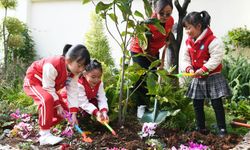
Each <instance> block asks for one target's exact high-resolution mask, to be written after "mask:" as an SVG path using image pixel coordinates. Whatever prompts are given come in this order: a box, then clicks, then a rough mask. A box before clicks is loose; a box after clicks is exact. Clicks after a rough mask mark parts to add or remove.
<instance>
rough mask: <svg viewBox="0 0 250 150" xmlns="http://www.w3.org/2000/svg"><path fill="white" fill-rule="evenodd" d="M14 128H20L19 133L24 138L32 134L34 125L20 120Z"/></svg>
mask: <svg viewBox="0 0 250 150" xmlns="http://www.w3.org/2000/svg"><path fill="white" fill-rule="evenodd" d="M14 128H16V129H18V135H20V136H21V137H23V138H24V139H26V138H28V137H29V135H30V134H31V131H32V130H33V127H32V125H30V124H29V123H24V122H20V123H19V124H17V125H15V126H14Z"/></svg>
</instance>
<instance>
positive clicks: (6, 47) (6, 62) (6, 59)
mask: <svg viewBox="0 0 250 150" xmlns="http://www.w3.org/2000/svg"><path fill="white" fill-rule="evenodd" d="M6 18H7V8H5V14H4V21H3V47H4V71H6V70H7V67H8V66H7V64H8V43H7V32H6V26H5V22H6Z"/></svg>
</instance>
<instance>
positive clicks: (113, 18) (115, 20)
mask: <svg viewBox="0 0 250 150" xmlns="http://www.w3.org/2000/svg"><path fill="white" fill-rule="evenodd" d="M108 15H109V17H110V18H111V19H112V20H113V21H114V22H115V23H116V24H117V23H118V21H117V16H116V15H115V14H114V13H112V14H108Z"/></svg>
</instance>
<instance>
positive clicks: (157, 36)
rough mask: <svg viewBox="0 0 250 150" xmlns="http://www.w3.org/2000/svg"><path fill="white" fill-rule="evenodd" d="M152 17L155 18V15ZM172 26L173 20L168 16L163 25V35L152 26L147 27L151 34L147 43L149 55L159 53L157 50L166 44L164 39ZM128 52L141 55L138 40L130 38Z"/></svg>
mask: <svg viewBox="0 0 250 150" xmlns="http://www.w3.org/2000/svg"><path fill="white" fill-rule="evenodd" d="M153 17H154V18H155V17H156V16H155V14H154V15H153ZM173 24H174V19H173V17H172V16H170V17H169V19H168V20H167V21H166V23H165V31H166V34H165V35H163V34H162V33H161V32H160V31H158V30H157V28H156V27H155V26H154V25H148V27H149V29H150V32H151V33H152V38H151V40H150V41H149V49H150V54H151V55H152V56H156V55H157V54H158V53H159V49H161V48H162V47H163V46H164V45H165V44H166V38H167V37H168V35H169V33H170V31H171V29H172V27H173ZM130 51H132V52H135V53H143V50H142V48H141V47H140V46H139V40H138V38H132V41H131V44H130Z"/></svg>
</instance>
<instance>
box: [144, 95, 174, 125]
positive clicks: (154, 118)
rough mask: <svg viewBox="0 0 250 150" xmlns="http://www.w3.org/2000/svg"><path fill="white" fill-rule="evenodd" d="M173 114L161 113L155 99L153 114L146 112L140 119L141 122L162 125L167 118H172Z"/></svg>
mask: <svg viewBox="0 0 250 150" xmlns="http://www.w3.org/2000/svg"><path fill="white" fill-rule="evenodd" d="M170 115H171V113H170V112H169V111H159V110H158V104H157V99H156V98H155V102H154V109H153V111H152V112H145V113H144V114H143V116H142V118H141V119H140V122H142V123H145V122H154V123H157V124H160V123H161V122H162V121H164V120H165V119H166V117H168V116H170Z"/></svg>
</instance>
